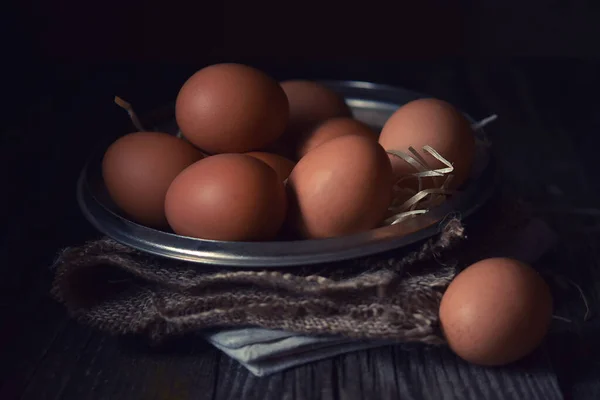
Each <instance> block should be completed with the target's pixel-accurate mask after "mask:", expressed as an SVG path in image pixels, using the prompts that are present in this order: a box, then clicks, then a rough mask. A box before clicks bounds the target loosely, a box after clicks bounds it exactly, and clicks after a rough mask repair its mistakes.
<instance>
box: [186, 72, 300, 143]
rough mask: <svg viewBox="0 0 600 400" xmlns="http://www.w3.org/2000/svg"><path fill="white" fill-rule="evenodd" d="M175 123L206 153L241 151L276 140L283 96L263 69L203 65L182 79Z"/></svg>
mask: <svg viewBox="0 0 600 400" xmlns="http://www.w3.org/2000/svg"><path fill="white" fill-rule="evenodd" d="M175 116H176V119H177V124H178V125H179V128H180V129H181V132H182V133H183V135H184V136H185V137H186V138H187V139H188V140H189V141H190V142H191V143H193V144H194V145H196V146H198V147H199V148H201V149H203V150H205V151H207V152H209V153H228V152H231V153H243V152H247V151H251V150H256V149H260V148H263V147H265V146H267V145H269V144H270V143H272V142H274V141H275V140H276V139H277V138H278V137H279V136H280V135H281V134H282V133H283V131H284V130H285V127H286V125H287V121H288V116H289V107H288V101H287V97H286V96H285V93H284V92H283V90H282V89H281V87H280V86H279V84H278V83H277V82H276V81H275V80H273V79H272V78H270V77H269V76H267V75H265V74H264V73H263V72H261V71H259V70H257V69H255V68H252V67H248V66H245V65H240V64H217V65H212V66H209V67H206V68H204V69H201V70H200V71H198V72H196V73H195V74H194V75H192V77H191V78H189V79H188V80H187V82H185V84H184V85H183V87H182V88H181V90H180V91H179V95H178V96H177V102H176V105H175Z"/></svg>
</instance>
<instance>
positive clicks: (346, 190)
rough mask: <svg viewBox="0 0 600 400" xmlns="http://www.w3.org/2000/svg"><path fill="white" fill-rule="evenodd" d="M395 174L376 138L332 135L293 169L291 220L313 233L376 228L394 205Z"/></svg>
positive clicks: (290, 223) (305, 233) (313, 235)
mask: <svg viewBox="0 0 600 400" xmlns="http://www.w3.org/2000/svg"><path fill="white" fill-rule="evenodd" d="M392 177H393V176H392V169H391V166H390V163H389V161H388V158H387V155H386V154H385V151H384V150H383V148H382V147H381V146H380V145H379V144H378V143H377V142H376V141H374V140H372V139H370V138H368V137H364V136H359V135H347V136H342V137H339V138H336V139H332V140H330V141H328V142H327V143H324V144H322V145H321V146H319V147H317V148H316V149H314V150H313V151H311V152H310V153H308V154H307V155H306V156H304V157H303V158H302V159H301V160H300V161H299V162H298V164H296V167H295V168H294V170H293V171H292V173H291V174H290V177H289V178H288V181H287V189H288V196H289V198H290V211H289V213H288V218H289V219H288V223H287V225H288V227H289V228H291V229H293V230H295V231H296V232H297V233H299V234H301V235H302V236H303V237H307V238H326V237H333V236H341V235H348V234H352V233H357V232H361V231H366V230H369V229H372V228H375V227H376V226H378V224H380V223H381V221H382V219H383V217H384V215H385V213H386V210H387V208H388V207H389V205H390V202H391V198H392V182H393V180H392Z"/></svg>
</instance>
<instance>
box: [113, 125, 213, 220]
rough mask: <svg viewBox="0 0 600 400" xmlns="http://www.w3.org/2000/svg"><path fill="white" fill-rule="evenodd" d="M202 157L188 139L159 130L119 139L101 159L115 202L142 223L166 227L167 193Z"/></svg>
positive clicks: (133, 134) (132, 134)
mask: <svg viewBox="0 0 600 400" xmlns="http://www.w3.org/2000/svg"><path fill="white" fill-rule="evenodd" d="M201 158H203V154H202V153H201V152H200V151H199V150H198V149H196V148H194V147H193V146H192V145H190V144H189V143H186V142H185V141H183V140H181V139H178V138H176V137H174V136H171V135H168V134H165V133H159V132H136V133H131V134H128V135H125V136H123V137H121V138H119V139H117V140H116V141H115V142H114V143H113V144H112V145H111V146H110V147H109V148H108V149H107V150H106V153H105V154H104V157H103V159H102V177H103V179H104V184H105V186H106V189H107V191H108V193H109V195H110V197H111V199H112V200H113V201H114V202H115V204H116V205H117V206H118V207H119V208H120V209H121V210H123V211H124V212H125V213H126V214H127V215H129V216H130V217H131V218H132V219H133V220H135V221H136V222H139V223H141V224H143V225H147V226H151V227H156V228H165V227H167V226H168V225H167V220H166V218H165V211H164V209H165V207H164V204H165V195H166V193H167V189H168V188H169V186H170V185H171V183H172V182H173V180H174V179H175V177H176V176H177V175H178V174H179V173H180V172H181V171H183V170H184V169H185V168H186V167H188V166H189V165H191V164H193V163H194V162H196V161H198V160H200V159H201Z"/></svg>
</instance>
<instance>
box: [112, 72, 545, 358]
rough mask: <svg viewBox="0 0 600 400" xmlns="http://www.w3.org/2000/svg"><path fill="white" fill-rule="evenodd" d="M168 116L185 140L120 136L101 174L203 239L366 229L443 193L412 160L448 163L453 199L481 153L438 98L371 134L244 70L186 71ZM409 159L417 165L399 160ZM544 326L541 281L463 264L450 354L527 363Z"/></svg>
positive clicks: (445, 312)
mask: <svg viewBox="0 0 600 400" xmlns="http://www.w3.org/2000/svg"><path fill="white" fill-rule="evenodd" d="M175 112H176V119H177V124H178V126H179V128H180V130H181V132H182V134H183V138H178V137H175V136H172V135H169V134H166V133H161V132H135V133H130V134H128V135H125V136H123V137H121V138H119V139H118V140H117V141H116V142H114V143H113V144H112V145H111V146H110V147H109V148H108V150H107V151H106V153H105V155H104V159H103V163H102V172H103V178H104V182H105V185H106V188H107V189H108V192H109V194H110V196H111V198H112V199H113V200H114V202H115V203H116V204H117V205H118V206H119V207H120V208H121V210H122V211H123V212H124V213H125V214H126V215H128V216H129V217H130V218H131V219H132V220H134V221H136V222H138V223H140V224H143V225H146V226H150V227H154V228H157V229H168V228H169V227H170V228H171V229H172V230H173V231H174V232H176V233H178V234H180V235H185V236H190V237H195V238H202V239H211V240H225V241H260V240H274V239H276V238H281V237H293V238H304V239H311V238H328V237H336V236H343V235H349V234H353V233H357V232H361V231H366V230H370V229H373V228H376V227H378V226H381V225H382V223H383V221H385V220H386V219H387V218H389V217H390V213H393V210H394V207H393V204H394V203H398V202H400V203H403V202H406V201H410V197H411V194H413V193H416V192H420V191H422V190H427V189H435V188H439V185H440V182H439V179H437V182H436V177H435V176H433V177H432V176H430V175H429V176H427V175H424V176H425V177H421V178H417V177H416V176H417V175H418V173H419V171H421V172H422V171H423V169H422V168H421V169H419V168H416V167H415V165H414V159H418V160H420V165H421V166H423V165H426V166H428V168H430V170H431V169H433V170H435V169H443V168H446V167H448V164H449V165H450V167H451V179H447V180H446V181H445V182H444V185H445V187H446V189H448V190H454V189H457V188H459V187H460V186H461V185H463V184H464V183H465V182H466V180H467V179H468V176H469V173H470V171H471V166H472V163H473V159H474V153H475V139H474V135H473V132H472V129H471V125H470V124H469V123H468V121H467V120H466V119H465V118H464V117H463V115H462V114H461V113H460V112H459V111H457V110H456V109H455V108H454V107H453V106H452V105H450V104H448V103H446V102H444V101H441V100H437V99H420V100H416V101H412V102H410V103H407V104H406V105H404V106H402V107H400V108H399V109H398V110H397V111H396V112H395V113H394V114H393V115H392V116H391V117H390V118H389V119H388V121H387V122H386V123H385V125H384V127H383V129H382V130H381V133H380V134H379V135H378V132H375V131H373V130H372V129H371V128H370V127H369V126H367V125H365V124H364V123H362V122H360V121H358V120H356V119H353V118H352V112H351V110H350V109H349V108H348V106H347V105H346V103H345V102H344V99H342V98H341V97H340V96H338V95H337V94H336V93H334V92H332V91H331V90H329V89H328V88H326V87H324V86H322V85H320V84H318V83H315V82H311V81H302V80H295V81H286V82H277V81H275V80H274V79H272V78H270V77H269V76H267V75H266V74H264V73H263V72H261V71H259V70H256V69H254V68H251V67H248V66H244V65H238V64H218V65H213V66H209V67H207V68H204V69H202V70H200V71H198V72H197V73H195V74H194V75H193V76H191V77H190V78H189V79H188V80H187V81H186V82H185V84H184V85H183V87H182V88H181V90H180V92H179V94H178V97H177V102H176V108H175ZM426 148H430V149H434V150H435V152H431V151H429V152H428V151H424V149H426ZM411 153H412V154H413V156H414V159H413V160H412V161H413V162H409V161H410V160H409V159H408V158H406V157H401V156H397V154H411ZM435 154H439V155H441V159H440V157H436V156H435ZM402 196H405V197H402ZM551 317H552V298H551V296H550V291H549V289H548V287H547V285H546V284H545V282H544V281H543V279H542V278H541V277H540V276H539V275H538V274H537V273H536V272H535V271H534V270H533V269H532V268H531V267H529V266H527V265H525V264H523V263H521V262H519V261H516V260H510V259H488V260H483V261H480V262H479V263H476V264H474V265H472V266H470V267H468V268H467V269H465V270H464V271H463V272H461V273H460V274H459V275H458V276H457V277H456V278H455V279H454V280H453V281H452V283H451V284H450V286H449V287H448V289H447V290H446V292H445V293H444V295H443V297H442V299H441V306H440V328H441V330H442V332H443V334H444V336H445V338H446V340H447V342H448V344H449V346H450V347H451V348H452V350H454V352H455V353H456V354H458V355H459V356H461V357H463V358H464V359H465V360H467V361H470V362H473V363H476V364H482V365H500V364H506V363H510V362H512V361H515V360H518V359H519V358H521V357H523V356H525V355H527V354H529V353H530V352H531V351H533V350H534V349H535V348H536V347H537V346H538V345H539V343H540V342H541V341H542V339H543V337H544V335H545V333H546V331H547V329H548V326H549V324H550V320H551Z"/></svg>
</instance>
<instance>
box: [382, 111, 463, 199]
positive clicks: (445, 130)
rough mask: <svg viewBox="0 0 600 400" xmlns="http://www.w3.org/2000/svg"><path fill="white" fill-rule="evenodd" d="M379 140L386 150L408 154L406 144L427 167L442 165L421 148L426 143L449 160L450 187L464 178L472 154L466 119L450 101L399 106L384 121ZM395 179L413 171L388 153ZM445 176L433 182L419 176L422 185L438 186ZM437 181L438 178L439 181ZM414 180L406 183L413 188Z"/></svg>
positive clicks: (442, 166)
mask: <svg viewBox="0 0 600 400" xmlns="http://www.w3.org/2000/svg"><path fill="white" fill-rule="evenodd" d="M379 143H380V144H381V145H382V146H383V148H384V149H386V150H388V151H389V150H399V151H402V152H404V153H409V150H408V148H409V147H410V146H412V147H414V149H415V150H416V151H417V152H418V153H419V154H420V155H421V156H422V157H423V158H424V159H425V161H426V162H427V164H428V165H429V166H430V167H431V168H436V169H437V168H445V167H446V166H445V165H444V164H443V163H441V162H440V161H438V160H437V159H435V158H434V157H433V156H431V155H429V154H428V153H426V152H425V151H423V150H422V148H423V146H425V145H429V146H431V147H432V148H433V149H434V150H436V151H437V152H438V153H440V154H441V155H442V156H443V157H444V158H445V159H446V160H448V161H449V162H450V163H452V165H453V167H454V171H453V172H452V175H453V178H452V181H451V184H450V186H449V187H450V188H457V187H459V186H460V185H462V183H463V182H465V181H466V180H467V178H468V177H469V174H470V172H471V166H472V164H473V159H474V157H475V137H474V135H473V131H472V129H471V125H470V124H469V122H468V121H467V120H466V118H465V117H464V116H463V115H462V114H461V113H460V112H459V111H458V110H456V108H454V107H453V106H452V105H451V104H449V103H447V102H445V101H442V100H437V99H420V100H415V101H412V102H410V103H407V104H406V105H404V106H402V107H400V108H399V109H398V110H397V111H396V112H395V113H394V114H393V115H392V116H391V117H390V118H389V119H388V121H387V122H386V123H385V125H384V127H383V129H382V131H381V135H380V136H379ZM390 161H391V162H392V169H393V170H394V175H395V176H396V177H397V178H401V177H403V176H406V175H408V174H411V173H414V172H417V170H416V169H415V168H414V167H413V166H411V165H410V164H408V163H407V162H406V161H404V160H403V159H401V158H398V157H396V156H392V155H390ZM444 179H445V178H441V179H438V180H437V182H434V181H433V180H432V179H430V178H425V179H423V185H424V186H423V188H425V189H426V188H432V187H439V186H441V184H442V183H443V181H444ZM440 180H441V181H440ZM416 182H417V179H416V178H415V179H413V180H412V182H409V183H410V184H411V185H412V186H414V187H416V186H417V185H416Z"/></svg>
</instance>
